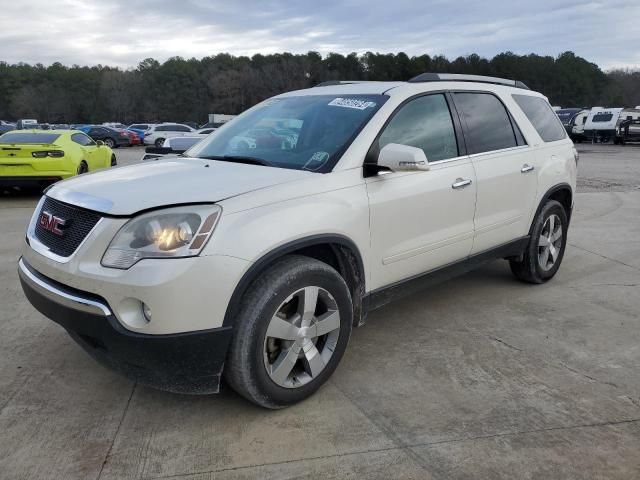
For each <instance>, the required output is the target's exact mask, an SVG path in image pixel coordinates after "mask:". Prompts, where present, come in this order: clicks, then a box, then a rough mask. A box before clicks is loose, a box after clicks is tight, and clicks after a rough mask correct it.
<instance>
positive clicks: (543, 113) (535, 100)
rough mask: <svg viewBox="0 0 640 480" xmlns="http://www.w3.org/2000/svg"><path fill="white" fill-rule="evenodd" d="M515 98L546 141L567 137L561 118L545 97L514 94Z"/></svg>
mask: <svg viewBox="0 0 640 480" xmlns="http://www.w3.org/2000/svg"><path fill="white" fill-rule="evenodd" d="M513 99H514V100H515V102H516V103H517V104H518V106H519V107H520V108H521V109H522V111H523V112H524V114H525V115H526V116H527V118H528V119H529V121H530V122H531V124H532V125H533V128H535V129H536V132H538V134H539V135H540V138H542V140H543V141H544V142H555V141H557V140H562V139H564V138H566V137H567V132H566V130H565V129H564V127H563V126H562V123H561V122H560V119H559V118H558V116H557V115H556V114H555V113H554V111H553V110H552V109H551V106H550V105H549V103H548V102H547V101H545V100H544V99H543V98H540V97H533V96H531V95H513Z"/></svg>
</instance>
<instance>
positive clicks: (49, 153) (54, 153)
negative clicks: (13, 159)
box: [31, 150, 64, 158]
mask: <svg viewBox="0 0 640 480" xmlns="http://www.w3.org/2000/svg"><path fill="white" fill-rule="evenodd" d="M31 156H32V157H34V158H45V157H52V158H62V157H64V152H63V151H62V150H40V151H37V152H31Z"/></svg>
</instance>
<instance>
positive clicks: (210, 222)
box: [102, 205, 222, 270]
mask: <svg viewBox="0 0 640 480" xmlns="http://www.w3.org/2000/svg"><path fill="white" fill-rule="evenodd" d="M221 213H222V208H220V207H219V206H218V205H191V206H186V207H175V208H167V209H165V210H156V211H153V212H149V213H145V214H143V215H140V216H139V217H136V218H133V219H131V220H129V221H128V222H127V223H126V224H125V225H124V226H123V227H122V228H121V229H120V230H119V231H118V233H116V236H115V237H114V238H113V240H112V241H111V243H110V244H109V247H108V248H107V251H106V252H105V253H104V255H103V257H102V265H103V266H105V267H110V268H120V269H122V270H126V269H127V268H130V267H131V266H133V265H134V264H135V263H136V262H138V261H139V260H142V259H143V258H179V257H193V256H194V255H198V254H199V253H200V251H201V250H202V248H203V247H204V246H205V244H206V243H207V240H209V237H210V236H211V234H212V233H213V230H214V228H215V226H216V224H217V223H218V219H219V218H220V214H221Z"/></svg>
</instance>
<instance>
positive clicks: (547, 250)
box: [538, 214, 562, 272]
mask: <svg viewBox="0 0 640 480" xmlns="http://www.w3.org/2000/svg"><path fill="white" fill-rule="evenodd" d="M561 249H562V221H561V220H560V217H558V215H556V214H552V215H550V216H549V218H547V220H546V221H545V222H544V225H543V226H542V231H541V232H540V238H539V239H538V264H539V265H540V268H542V269H543V270H544V271H545V272H546V271H549V270H551V268H553V266H554V265H555V263H556V260H558V256H559V255H560V250H561Z"/></svg>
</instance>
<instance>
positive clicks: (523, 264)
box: [509, 200, 569, 283]
mask: <svg viewBox="0 0 640 480" xmlns="http://www.w3.org/2000/svg"><path fill="white" fill-rule="evenodd" d="M568 226H569V221H568V218H567V213H566V211H565V209H564V207H563V206H562V204H560V203H559V202H556V201H555V200H549V201H548V202H547V203H546V204H545V205H544V207H542V209H541V210H540V212H539V213H538V215H537V216H536V218H535V220H534V222H533V228H532V230H531V238H530V239H529V243H528V244H527V248H526V249H525V252H524V255H523V258H522V260H519V261H516V260H511V261H510V262H509V265H510V266H511V271H512V272H513V274H514V275H515V276H516V278H518V279H519V280H522V281H524V282H528V283H544V282H546V281H548V280H550V279H551V278H553V276H554V275H555V274H556V272H557V271H558V269H559V268H560V264H561V263H562V258H563V256H564V250H565V247H566V244H567V229H568Z"/></svg>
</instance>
